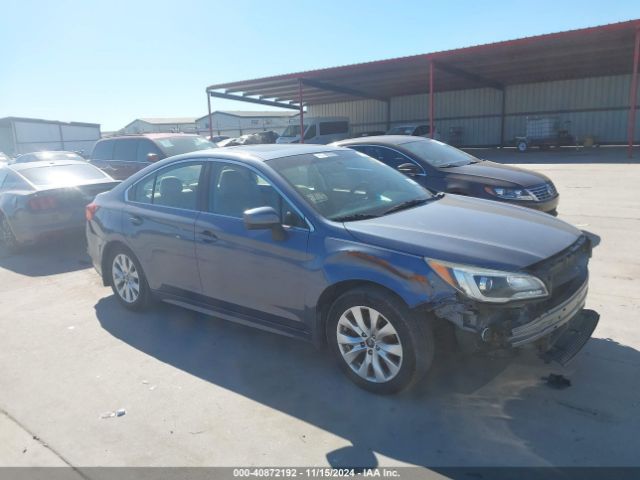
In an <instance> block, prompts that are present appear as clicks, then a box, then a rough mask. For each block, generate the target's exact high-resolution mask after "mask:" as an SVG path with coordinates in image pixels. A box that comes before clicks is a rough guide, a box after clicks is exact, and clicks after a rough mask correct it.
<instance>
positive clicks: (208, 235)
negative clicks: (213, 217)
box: [200, 230, 218, 243]
mask: <svg viewBox="0 0 640 480" xmlns="http://www.w3.org/2000/svg"><path fill="white" fill-rule="evenodd" d="M200 239H201V240H202V241H203V242H204V243H213V242H215V241H216V240H218V237H217V235H216V234H215V233H213V232H212V231H211V230H203V231H201V232H200Z"/></svg>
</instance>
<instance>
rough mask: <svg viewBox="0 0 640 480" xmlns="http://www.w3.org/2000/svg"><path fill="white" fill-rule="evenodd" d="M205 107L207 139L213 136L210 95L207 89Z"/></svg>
mask: <svg viewBox="0 0 640 480" xmlns="http://www.w3.org/2000/svg"><path fill="white" fill-rule="evenodd" d="M207 109H208V112H209V140H211V139H212V138H213V121H212V117H211V95H209V92H208V91H207Z"/></svg>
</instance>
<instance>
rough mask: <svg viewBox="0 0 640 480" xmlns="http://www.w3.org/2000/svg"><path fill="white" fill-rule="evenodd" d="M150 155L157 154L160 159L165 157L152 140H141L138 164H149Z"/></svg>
mask: <svg viewBox="0 0 640 480" xmlns="http://www.w3.org/2000/svg"><path fill="white" fill-rule="evenodd" d="M150 153H155V154H156V155H157V156H158V159H161V158H162V157H163V155H162V152H161V151H160V149H159V148H158V147H156V146H155V144H154V143H153V142H152V141H151V140H140V141H139V142H138V155H137V158H136V160H137V161H138V162H148V161H149V157H148V155H149V154H150Z"/></svg>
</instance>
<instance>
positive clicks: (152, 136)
mask: <svg viewBox="0 0 640 480" xmlns="http://www.w3.org/2000/svg"><path fill="white" fill-rule="evenodd" d="M199 136H200V135H197V134H195V133H136V134H131V135H117V136H115V137H106V138H102V139H100V141H102V140H121V139H123V138H133V139H136V138H148V139H150V140H156V139H162V138H173V137H199Z"/></svg>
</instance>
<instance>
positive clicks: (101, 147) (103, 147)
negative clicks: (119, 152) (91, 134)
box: [91, 140, 115, 160]
mask: <svg viewBox="0 0 640 480" xmlns="http://www.w3.org/2000/svg"><path fill="white" fill-rule="evenodd" d="M114 144H115V141H113V140H103V141H101V142H98V143H96V145H95V146H94V147H93V152H91V158H92V159H95V160H111V159H113V145H114Z"/></svg>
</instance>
